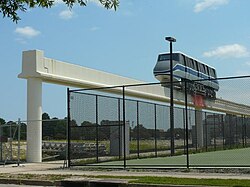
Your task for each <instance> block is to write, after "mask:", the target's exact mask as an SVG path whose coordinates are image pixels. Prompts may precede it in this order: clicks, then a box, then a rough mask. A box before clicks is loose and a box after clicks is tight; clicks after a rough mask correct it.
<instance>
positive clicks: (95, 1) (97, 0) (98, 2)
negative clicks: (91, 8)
mask: <svg viewBox="0 0 250 187" xmlns="http://www.w3.org/2000/svg"><path fill="white" fill-rule="evenodd" d="M89 2H91V3H94V4H96V5H97V6H103V5H102V4H101V3H100V1H99V0H89Z"/></svg>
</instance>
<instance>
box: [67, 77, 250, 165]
mask: <svg viewBox="0 0 250 187" xmlns="http://www.w3.org/2000/svg"><path fill="white" fill-rule="evenodd" d="M203 81H211V80H203ZM213 81H214V80H213ZM218 81H219V85H220V89H219V91H218V92H217V93H216V94H217V96H216V99H215V98H213V97H209V95H207V94H206V93H205V94H202V89H201V90H200V91H199V94H197V93H196V89H194V88H193V87H192V86H193V84H194V83H191V82H188V83H185V82H174V108H173V116H170V110H171V105H170V104H169V101H170V100H169V90H170V89H169V83H164V84H162V85H164V86H165V88H162V87H161V86H160V85H159V84H158V83H151V84H139V85H127V86H116V87H109V88H100V89H84V90H68V115H69V117H68V124H69V126H68V131H69V137H68V146H69V150H68V161H69V165H70V166H76V165H98V166H100V165H106V166H122V167H127V166H140V167H143V166H144V167H164V166H165V167H166V166H168V167H170V166H174V167H191V166H193V167H199V166H205V167H218V166H221V167H238V166H246V167H247V166H250V164H249V163H250V162H248V161H249V160H248V157H249V155H248V152H249V154H250V149H248V148H247V147H248V146H249V145H250V134H249V132H250V131H249V129H250V118H249V117H250V115H249V114H250V99H249V97H248V93H249V91H250V90H248V88H250V77H233V78H223V79H218ZM201 84H202V82H199V83H198V86H199V85H201ZM185 86H186V87H185ZM196 86H197V85H196ZM199 87H202V86H199ZM142 92H143V93H142ZM155 93H158V95H157V94H155ZM209 93H212V92H211V91H210V92H209ZM210 95H213V94H210ZM171 117H172V119H173V122H174V124H172V127H171V120H170V119H171Z"/></svg>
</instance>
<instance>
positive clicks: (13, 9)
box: [0, 0, 119, 23]
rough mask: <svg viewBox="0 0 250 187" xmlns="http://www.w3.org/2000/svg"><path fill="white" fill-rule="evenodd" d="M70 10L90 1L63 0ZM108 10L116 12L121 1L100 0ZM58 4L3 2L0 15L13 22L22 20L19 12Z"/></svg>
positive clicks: (50, 0) (35, 0)
mask: <svg viewBox="0 0 250 187" xmlns="http://www.w3.org/2000/svg"><path fill="white" fill-rule="evenodd" d="M61 1H62V2H64V3H65V4H66V5H67V7H69V8H70V9H71V8H72V7H73V6H74V5H80V6H86V5H87V2H88V0H61ZM98 1H99V2H100V3H101V4H102V5H103V6H104V7H105V8H106V9H114V10H116V9H117V7H118V6H119V0H98ZM55 3H56V0H1V1H0V13H2V14H3V17H8V18H10V19H11V20H12V21H13V22H16V23H17V21H18V20H20V19H21V18H20V17H19V16H18V14H17V12H18V11H22V12H26V11H27V9H29V8H35V7H41V8H51V7H52V6H54V5H55Z"/></svg>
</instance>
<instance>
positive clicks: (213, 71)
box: [210, 68, 216, 78]
mask: <svg viewBox="0 0 250 187" xmlns="http://www.w3.org/2000/svg"><path fill="white" fill-rule="evenodd" d="M210 76H211V77H213V78H216V73H215V69H213V68H211V74H210Z"/></svg>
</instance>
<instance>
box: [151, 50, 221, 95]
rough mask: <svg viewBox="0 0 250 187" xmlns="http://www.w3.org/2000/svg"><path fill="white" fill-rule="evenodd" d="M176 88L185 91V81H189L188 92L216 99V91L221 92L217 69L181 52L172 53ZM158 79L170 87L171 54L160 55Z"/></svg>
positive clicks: (155, 73)
mask: <svg viewBox="0 0 250 187" xmlns="http://www.w3.org/2000/svg"><path fill="white" fill-rule="evenodd" d="M172 60H173V61H172V62H173V81H174V88H177V89H184V86H183V85H184V82H183V80H185V79H186V80H189V82H188V91H189V92H190V93H191V94H192V93H196V94H200V95H204V96H206V97H210V98H215V97H216V93H215V91H218V90H219V83H218V81H217V80H216V78H217V76H216V71H215V68H213V67H211V66H209V65H207V64H204V63H202V62H199V61H198V60H196V59H194V58H191V57H189V56H187V55H185V54H183V53H181V52H175V53H172ZM154 75H155V77H156V79H158V80H159V81H160V82H162V85H163V86H169V85H170V84H169V82H170V53H166V54H159V56H158V60H157V63H156V66H155V67H154Z"/></svg>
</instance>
